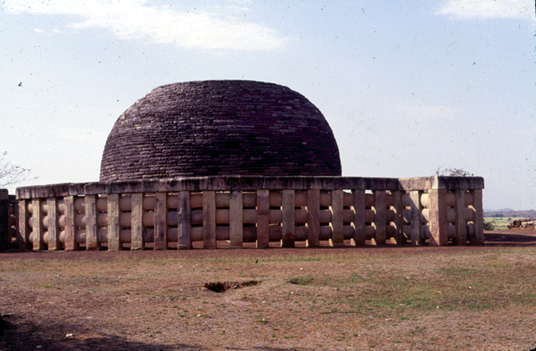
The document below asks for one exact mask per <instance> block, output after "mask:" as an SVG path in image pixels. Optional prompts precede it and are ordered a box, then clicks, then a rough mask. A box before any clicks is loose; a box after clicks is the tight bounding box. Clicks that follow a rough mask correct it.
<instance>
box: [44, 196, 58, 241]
mask: <svg viewBox="0 0 536 351" xmlns="http://www.w3.org/2000/svg"><path fill="white" fill-rule="evenodd" d="M47 207H48V210H47V217H48V223H47V225H48V229H47V230H48V249H49V250H59V249H61V242H60V235H59V231H58V199H56V198H55V197H51V198H48V199H47Z"/></svg>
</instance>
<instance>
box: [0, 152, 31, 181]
mask: <svg viewBox="0 0 536 351" xmlns="http://www.w3.org/2000/svg"><path fill="white" fill-rule="evenodd" d="M6 155H7V151H5V152H4V153H2V154H0V188H5V187H7V186H10V185H13V184H17V183H21V182H23V181H25V180H27V179H28V177H29V176H30V170H29V169H28V168H23V167H21V166H17V165H14V164H12V163H11V161H9V160H8V159H7V158H6ZM36 179H37V177H36Z"/></svg>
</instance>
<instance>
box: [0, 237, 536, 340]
mask: <svg viewBox="0 0 536 351" xmlns="http://www.w3.org/2000/svg"><path fill="white" fill-rule="evenodd" d="M222 251H223V250H220V251H196V252H189V253H183V252H177V251H175V252H173V251H169V252H146V251H145V252H119V253H108V252H90V253H86V252H74V253H47V252H44V253H39V254H36V253H33V252H28V253H16V254H12V253H10V254H8V253H6V254H1V255H0V313H2V314H8V316H6V317H4V318H3V319H4V320H5V321H6V322H9V323H11V324H13V325H14V326H16V329H8V330H5V331H4V333H3V334H2V335H1V336H0V348H3V349H19V350H30V349H31V350H35V349H36V347H37V346H41V348H42V349H45V350H55V349H57V350H69V349H72V350H74V349H80V350H95V349H98V348H100V349H103V350H107V349H116V350H117V349H125V350H126V349H141V350H145V349H146V350H155V349H163V350H173V349H185V350H205V349H216V350H220V349H221V350H225V349H239V350H250V349H269V350H322V349H324V350H338V349H341V350H343V349H347V348H350V349H375V350H408V349H412V350H434V349H437V350H455V349H458V350H468V349H469V350H470V349H474V350H514V349H515V350H531V349H533V348H535V347H536V335H535V334H534V325H536V296H535V292H536V289H535V288H536V283H535V279H534V277H536V264H535V263H536V262H535V261H536V248H534V247H519V248H516V247H511V248H504V247H503V248H501V247H493V248H452V249H451V248H440V249H437V250H436V249H433V248H411V249H395V250H392V249H375V250H367V249H320V250H299V249H295V250H258V251H257V250H233V251H232V252H229V251H225V252H222ZM261 281H262V283H261V284H258V283H257V284H255V283H253V282H261ZM206 283H214V286H215V287H219V286H220V285H221V287H222V289H223V290H224V291H225V292H224V293H218V292H214V291H211V290H210V289H208V286H206ZM209 285H210V284H209ZM237 288H238V289H237ZM216 290H218V289H216ZM71 334H72V335H71ZM67 335H70V336H67Z"/></svg>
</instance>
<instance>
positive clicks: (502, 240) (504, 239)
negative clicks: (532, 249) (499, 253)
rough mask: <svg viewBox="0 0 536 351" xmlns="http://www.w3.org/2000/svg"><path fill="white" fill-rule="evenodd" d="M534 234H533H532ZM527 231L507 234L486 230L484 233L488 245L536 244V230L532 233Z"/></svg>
mask: <svg viewBox="0 0 536 351" xmlns="http://www.w3.org/2000/svg"><path fill="white" fill-rule="evenodd" d="M530 234H532V235H530ZM530 234H529V233H527V234H526V235H524V234H520V233H515V234H506V233H504V232H502V233H493V232H486V233H485V234H484V241H485V245H486V246H488V245H489V246H493V245H497V246H518V245H523V246H527V245H528V246H530V245H533V246H534V245H536V235H535V234H536V232H534V231H532V233H530Z"/></svg>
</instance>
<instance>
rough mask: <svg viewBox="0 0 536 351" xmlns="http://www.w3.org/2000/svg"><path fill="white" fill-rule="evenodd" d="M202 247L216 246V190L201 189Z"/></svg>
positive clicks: (212, 247)
mask: <svg viewBox="0 0 536 351" xmlns="http://www.w3.org/2000/svg"><path fill="white" fill-rule="evenodd" d="M203 248H204V249H215V248H216V192H215V191H214V190H205V191H203Z"/></svg>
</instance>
